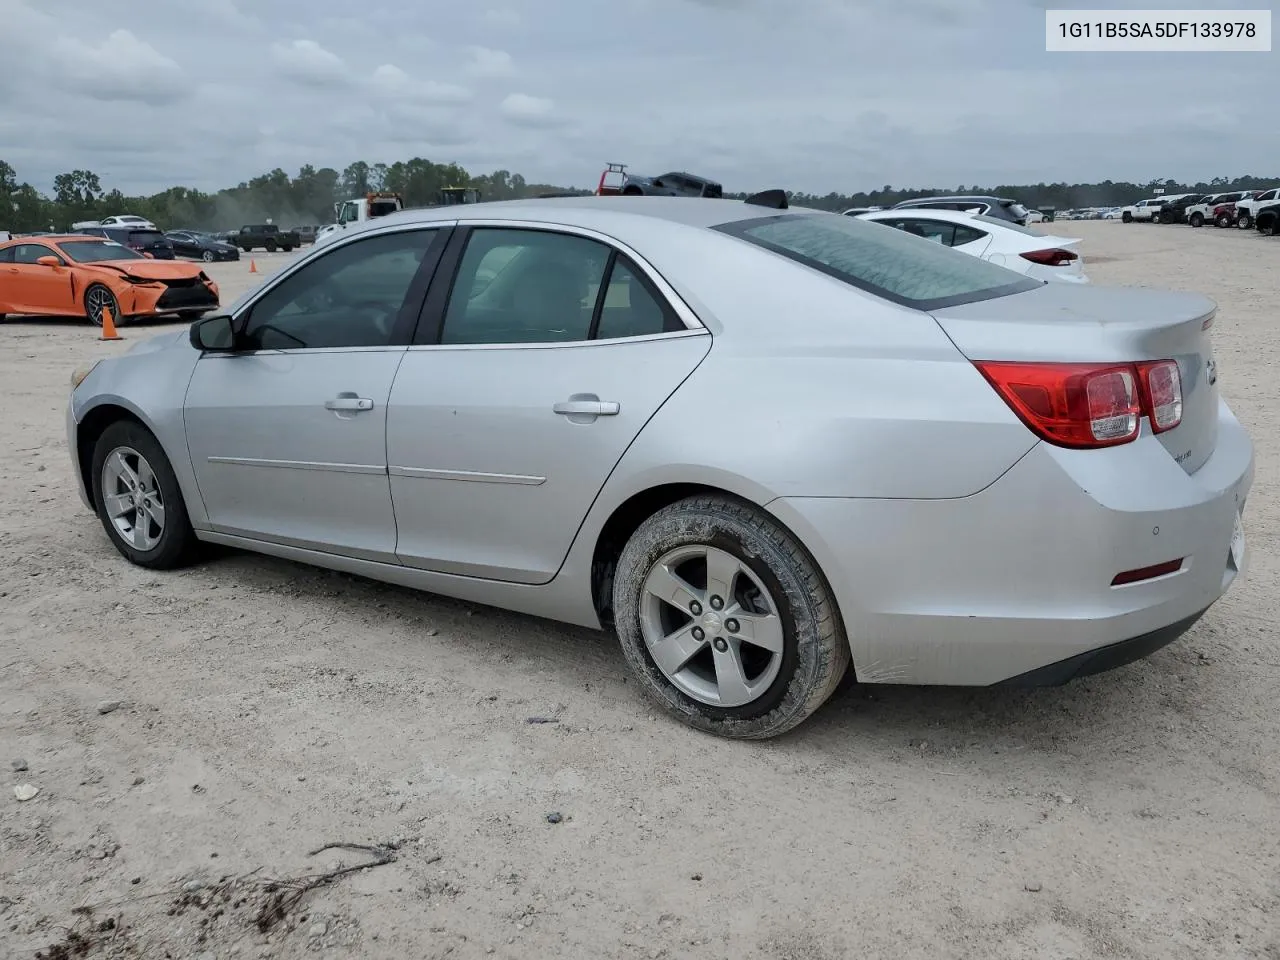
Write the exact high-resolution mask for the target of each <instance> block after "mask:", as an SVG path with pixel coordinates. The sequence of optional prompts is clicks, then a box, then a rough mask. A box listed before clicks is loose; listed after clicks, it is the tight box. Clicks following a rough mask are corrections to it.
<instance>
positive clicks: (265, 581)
mask: <svg viewBox="0 0 1280 960" xmlns="http://www.w3.org/2000/svg"><path fill="white" fill-rule="evenodd" d="M210 562H211V563H212V564H213V570H214V571H216V572H217V574H218V575H219V577H220V578H221V577H226V578H227V579H228V580H231V581H234V582H236V583H237V585H238V588H239V589H242V590H246V589H247V590H255V589H259V590H263V591H265V592H276V591H278V590H280V589H281V588H283V587H287V590H288V592H289V593H291V594H293V595H294V596H297V597H298V598H300V599H303V600H305V601H306V602H308V603H316V604H320V605H324V604H328V603H332V604H334V605H335V606H337V605H338V604H339V602H340V601H339V598H341V601H344V602H346V603H348V604H351V603H355V604H357V605H365V604H367V606H368V608H369V610H370V611H373V610H375V609H376V610H377V614H378V617H379V619H380V620H383V621H384V622H386V623H387V624H388V626H398V627H400V628H403V629H405V630H407V631H409V632H410V633H412V632H413V631H414V630H415V629H417V628H418V627H419V626H420V625H421V624H422V623H423V622H424V619H425V620H426V621H429V622H430V623H432V624H439V625H440V626H441V627H442V628H443V629H444V630H445V631H446V636H447V637H448V640H447V642H448V643H450V644H455V645H457V647H458V648H459V649H460V650H461V651H463V652H466V653H467V654H469V655H475V656H477V657H480V658H485V657H492V656H493V655H494V654H495V640H496V641H497V642H499V643H501V644H504V645H505V647H504V649H502V650H501V651H500V652H499V656H500V657H501V659H502V660H504V661H509V660H512V659H514V660H516V661H517V662H518V661H519V660H520V659H521V658H528V659H529V660H530V661H531V662H532V661H540V663H539V670H541V669H543V668H551V669H553V670H554V671H556V673H557V674H558V675H562V676H563V678H564V702H566V703H573V702H575V701H574V700H573V699H572V698H583V697H586V698H594V697H596V696H598V695H600V694H604V695H606V696H608V697H609V698H611V699H613V700H615V701H617V700H627V699H630V700H633V701H634V703H635V711H636V712H637V713H638V714H639V713H651V712H653V707H652V705H651V704H650V703H649V702H648V701H647V700H642V697H641V694H640V691H639V690H638V688H637V687H636V685H635V683H634V681H633V680H632V679H631V678H630V675H629V673H628V671H627V668H626V665H625V663H624V661H623V657H622V653H621V651H620V649H619V648H618V645H617V640H616V639H615V637H614V636H613V634H612V632H602V631H595V630H589V629H586V628H581V627H574V626H570V625H565V624H560V623H557V622H555V621H551V620H544V619H541V618H537V617H531V616H526V615H523V614H516V613H511V612H508V611H504V610H499V609H496V608H493V607H486V606H483V605H479V604H472V603H467V602H463V601H457V600H453V599H450V598H447V597H441V596H439V595H436V594H430V593H425V592H421V591H416V590H412V589H409V588H406V587H400V586H395V585H390V584H384V583H381V582H378V581H373V580H367V579H365V578H362V577H357V576H352V575H349V574H345V573H334V572H332V571H326V570H321V569H318V568H314V567H310V566H307V565H303V564H295V563H292V562H290V561H286V560H280V559H277V558H274V557H268V556H265V555H258V554H251V553H244V552H240V551H235V550H230V549H225V548H216V550H214V551H213V553H212V554H211V556H210ZM198 569H199V568H197V570H198ZM211 572H212V571H211ZM224 582H225V581H224ZM348 609H349V608H348ZM397 621H398V623H397ZM1203 623H1204V621H1201V624H1198V625H1197V626H1196V627H1195V628H1193V630H1192V631H1191V632H1190V633H1189V634H1187V635H1186V636H1185V637H1183V638H1181V639H1180V640H1178V641H1175V643H1174V645H1173V646H1171V647H1169V648H1166V649H1164V650H1160V651H1157V652H1156V653H1155V654H1153V655H1152V656H1150V657H1148V658H1146V659H1144V660H1140V661H1138V662H1136V663H1134V664H1130V665H1126V666H1123V667H1119V668H1117V669H1115V670H1112V671H1108V672H1106V673H1102V674H1098V675H1095V676H1091V677H1084V678H1080V679H1077V680H1075V681H1073V682H1071V683H1069V684H1067V685H1064V686H1060V687H1040V688H1032V689H1016V688H1007V687H1005V688H996V687H918V686H899V685H883V684H877V685H863V684H858V683H857V682H855V681H854V679H853V674H852V673H850V674H849V675H847V676H846V677H845V680H844V682H843V683H842V684H841V686H840V688H839V689H838V690H837V692H836V693H835V695H834V696H832V698H831V699H830V700H829V701H828V702H827V704H826V705H825V706H823V707H822V708H821V709H819V710H818V711H817V713H815V714H814V715H813V716H812V717H810V718H809V720H807V721H806V722H805V723H804V724H802V725H801V726H800V727H798V728H797V729H795V730H794V731H792V732H791V733H789V734H787V735H784V736H782V737H779V738H777V739H775V740H772V741H769V744H770V749H773V750H780V751H783V752H785V753H789V754H793V755H795V756H803V755H806V754H809V753H813V754H832V753H835V752H839V751H840V750H845V749H847V747H848V744H849V742H850V740H851V739H852V740H856V741H857V742H858V744H859V745H860V749H863V750H870V751H872V752H878V751H884V752H886V753H893V752H895V751H901V750H903V749H904V748H909V749H910V750H912V751H914V752H915V753H916V754H923V755H928V756H931V757H935V758H939V759H944V760H945V759H960V758H963V755H964V754H966V753H971V752H974V751H975V750H976V751H977V752H981V753H983V754H1001V753H1004V754H1005V755H1006V756H1008V755H1010V754H1022V755H1024V756H1025V755H1027V754H1042V755H1044V754H1056V755H1060V756H1061V755H1066V756H1067V757H1068V758H1078V757H1083V756H1087V755H1088V754H1089V752H1090V751H1091V750H1092V749H1093V746H1094V745H1096V746H1098V747H1101V746H1103V745H1108V746H1113V745H1114V744H1115V742H1116V739H1117V737H1120V738H1129V740H1130V745H1131V746H1135V747H1136V746H1138V745H1140V744H1145V745H1146V746H1147V747H1148V748H1150V749H1152V750H1154V751H1155V752H1156V753H1160V752H1162V751H1164V750H1166V749H1170V748H1166V747H1165V746H1164V745H1163V741H1164V738H1163V737H1162V735H1161V730H1160V728H1161V726H1167V724H1162V723H1161V719H1162V718H1163V719H1164V720H1169V718H1170V716H1171V715H1173V716H1174V719H1175V720H1177V719H1178V718H1177V715H1179V714H1181V715H1184V717H1185V715H1186V714H1195V715H1197V716H1198V715H1199V714H1200V713H1201V712H1202V710H1205V709H1210V708H1209V707H1202V706H1200V704H1201V702H1202V701H1203V700H1205V699H1207V700H1208V702H1209V703H1212V702H1213V699H1214V695H1213V691H1210V690H1208V681H1206V680H1205V679H1204V677H1205V674H1204V673H1203V672H1201V671H1199V670H1198V669H1197V666H1196V665H1195V664H1196V663H1198V662H1199V661H1198V658H1197V654H1196V649H1197V641H1196V637H1197V635H1198V631H1200V630H1202V629H1204V627H1203V626H1202V624H1203ZM452 627H456V628H457V629H451V628H452ZM424 639H425V638H424ZM584 689H587V690H591V691H595V692H593V693H585V694H584V693H582V692H581V691H583V690H584ZM576 709H578V710H585V711H588V712H589V709H590V707H589V705H585V704H583V703H582V701H581V700H580V699H579V700H578V701H577V702H576ZM671 723H672V724H673V725H674V724H675V721H674V720H673V721H671ZM686 732H687V733H688V734H689V735H690V736H695V737H700V736H703V734H698V733H694V732H693V731H686ZM997 759H999V758H997Z"/></svg>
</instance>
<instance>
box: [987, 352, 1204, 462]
mask: <svg viewBox="0 0 1280 960" xmlns="http://www.w3.org/2000/svg"><path fill="white" fill-rule="evenodd" d="M974 365H975V366H976V367H977V368H978V371H979V372H980V373H981V374H982V375H983V376H984V377H986V379H987V382H988V383H990V384H991V385H992V386H993V387H995V389H996V392H997V393H999V394H1000V396H1001V397H1002V398H1003V399H1004V401H1005V403H1007V404H1009V406H1010V407H1011V408H1012V409H1013V412H1014V413H1016V414H1017V415H1018V417H1019V418H1020V419H1021V420H1022V422H1023V423H1025V424H1026V425H1027V426H1028V427H1029V428H1030V429H1031V430H1032V432H1034V433H1035V434H1036V435H1038V436H1039V437H1041V438H1042V439H1044V440H1047V441H1049V442H1050V443H1053V444H1057V445H1058V446H1061V447H1076V448H1090V447H1110V446H1115V445H1116V444H1120V443H1128V442H1129V441H1131V440H1136V439H1137V437H1138V424H1139V420H1140V419H1141V417H1143V416H1146V417H1147V418H1148V420H1149V421H1150V423H1151V430H1152V432H1153V433H1163V432H1165V431H1166V430H1172V429H1173V428H1174V427H1176V426H1177V425H1178V424H1179V423H1181V422H1182V374H1181V372H1180V370H1179V369H1178V364H1177V361H1175V360H1155V361H1148V362H1143V363H1125V364H1093V363H1019V362H1007V361H997V360H990V361H978V362H976V363H975V364H974Z"/></svg>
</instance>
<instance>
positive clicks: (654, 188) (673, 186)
mask: <svg viewBox="0 0 1280 960" xmlns="http://www.w3.org/2000/svg"><path fill="white" fill-rule="evenodd" d="M618 192H619V193H621V194H622V195H623V196H624V197H640V196H645V197H711V198H712V199H719V198H720V197H722V196H724V188H723V187H721V186H720V184H718V183H716V182H715V181H714V180H708V179H707V178H706V177H699V176H695V175H694V174H692V173H680V172H674V173H664V174H663V175H662V176H660V177H641V176H638V175H637V174H632V173H628V174H626V179H625V180H624V181H623V184H622V189H621V190H619V191H618Z"/></svg>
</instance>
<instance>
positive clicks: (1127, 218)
mask: <svg viewBox="0 0 1280 960" xmlns="http://www.w3.org/2000/svg"><path fill="white" fill-rule="evenodd" d="M1120 219H1121V221H1123V222H1124V223H1133V214H1132V213H1130V212H1129V211H1128V210H1126V211H1125V212H1124V213H1122V214H1120Z"/></svg>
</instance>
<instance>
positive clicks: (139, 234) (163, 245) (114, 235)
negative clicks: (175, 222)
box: [76, 227, 174, 260]
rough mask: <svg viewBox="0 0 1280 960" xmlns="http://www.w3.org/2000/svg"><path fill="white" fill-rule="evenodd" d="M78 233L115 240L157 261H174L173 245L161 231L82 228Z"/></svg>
mask: <svg viewBox="0 0 1280 960" xmlns="http://www.w3.org/2000/svg"><path fill="white" fill-rule="evenodd" d="M76 233H83V234H88V235H89V236H91V237H102V238H103V239H106V240H114V241H115V242H116V243H118V244H120V246H122V247H128V248H129V249H130V250H136V251H137V252H138V253H149V254H151V256H152V257H154V258H155V259H157V260H172V259H174V256H173V244H171V243H170V242H169V241H168V240H166V239H165V236H164V234H163V233H161V232H160V231H159V230H141V229H138V228H137V227H81V228H80V229H79V230H77V231H76Z"/></svg>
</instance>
